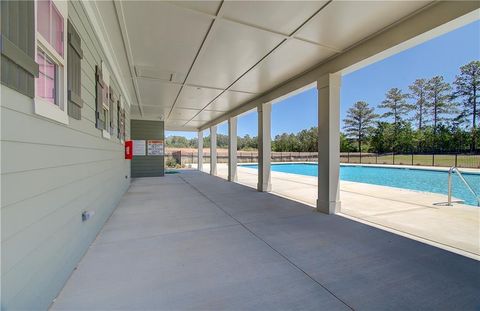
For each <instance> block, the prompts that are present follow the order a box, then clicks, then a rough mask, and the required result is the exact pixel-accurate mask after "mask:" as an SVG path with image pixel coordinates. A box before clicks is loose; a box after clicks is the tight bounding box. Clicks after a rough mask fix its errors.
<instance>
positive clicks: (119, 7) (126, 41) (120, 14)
mask: <svg viewBox="0 0 480 311" xmlns="http://www.w3.org/2000/svg"><path fill="white" fill-rule="evenodd" d="M112 2H113V5H114V7H115V13H116V16H117V22H118V25H119V26H120V33H121V34H122V40H123V47H124V49H125V53H126V55H127V62H128V69H129V70H130V76H131V79H132V84H133V89H134V91H135V97H136V98H137V104H138V109H139V110H140V114H141V115H142V116H143V108H142V99H141V97H140V92H139V90H138V89H139V88H138V82H137V79H136V76H135V68H134V63H133V54H132V47H131V44H130V38H129V36H128V30H127V24H126V21H125V14H124V10H123V4H122V1H112Z"/></svg>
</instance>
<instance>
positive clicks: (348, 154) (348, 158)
mask: <svg viewBox="0 0 480 311" xmlns="http://www.w3.org/2000/svg"><path fill="white" fill-rule="evenodd" d="M347 163H350V151H347Z"/></svg>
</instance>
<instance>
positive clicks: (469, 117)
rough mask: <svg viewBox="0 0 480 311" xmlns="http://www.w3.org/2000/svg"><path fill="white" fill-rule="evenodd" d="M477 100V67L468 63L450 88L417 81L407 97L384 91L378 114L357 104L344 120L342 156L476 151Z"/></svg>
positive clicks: (479, 66)
mask: <svg viewBox="0 0 480 311" xmlns="http://www.w3.org/2000/svg"><path fill="white" fill-rule="evenodd" d="M479 98H480V61H472V62H470V63H468V64H466V65H464V66H461V67H460V70H459V74H458V75H457V76H456V77H455V80H454V81H453V84H450V83H448V82H446V81H445V80H444V78H443V76H434V77H431V78H429V79H426V78H421V79H416V80H415V81H414V82H413V83H412V84H411V85H410V86H409V87H408V91H404V90H401V89H399V88H391V89H389V90H388V91H387V92H386V94H385V99H384V100H383V101H382V102H381V103H380V104H379V105H378V106H377V107H378V108H381V109H384V113H383V114H377V113H376V112H375V108H373V107H370V106H369V104H368V103H366V102H365V101H357V102H356V103H355V104H353V106H352V107H351V108H349V110H348V111H347V116H346V118H345V119H344V120H343V122H344V130H345V136H344V137H343V139H344V140H346V141H344V144H343V147H344V148H345V150H342V151H369V152H378V153H384V152H413V151H416V152H457V151H466V150H469V151H471V152H474V151H477V150H478V136H479V135H478V123H479V120H480V107H479V106H480V104H479Z"/></svg>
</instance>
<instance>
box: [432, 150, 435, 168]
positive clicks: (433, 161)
mask: <svg viewBox="0 0 480 311" xmlns="http://www.w3.org/2000/svg"><path fill="white" fill-rule="evenodd" d="M432 166H435V152H432Z"/></svg>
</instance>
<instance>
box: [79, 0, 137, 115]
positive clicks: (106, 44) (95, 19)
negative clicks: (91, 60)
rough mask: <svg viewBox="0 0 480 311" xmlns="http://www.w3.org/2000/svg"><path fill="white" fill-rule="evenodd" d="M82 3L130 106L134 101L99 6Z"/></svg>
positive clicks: (86, 2)
mask: <svg viewBox="0 0 480 311" xmlns="http://www.w3.org/2000/svg"><path fill="white" fill-rule="evenodd" d="M80 3H81V4H82V5H83V7H84V9H85V13H86V14H87V17H88V19H89V20H90V23H91V24H92V27H93V29H94V32H95V36H96V37H97V40H98V41H99V42H100V46H101V47H102V51H103V53H104V54H105V56H106V57H107V59H106V60H105V61H106V62H107V63H108V65H109V66H110V68H111V69H112V71H113V74H114V76H115V78H116V80H117V82H118V84H119V86H120V89H121V92H122V94H123V96H124V97H125V99H126V102H127V105H128V106H130V105H131V103H133V102H132V97H131V96H130V93H129V92H128V91H127V88H126V87H125V83H124V81H123V79H122V76H121V75H120V74H119V72H120V70H119V68H118V62H116V59H117V58H116V56H115V53H114V52H113V47H112V44H111V42H110V39H109V36H107V35H106V28H105V24H104V23H103V21H102V20H101V19H100V18H99V17H100V16H101V15H100V12H99V10H98V7H97V5H96V3H95V1H80ZM114 60H115V61H114Z"/></svg>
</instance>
